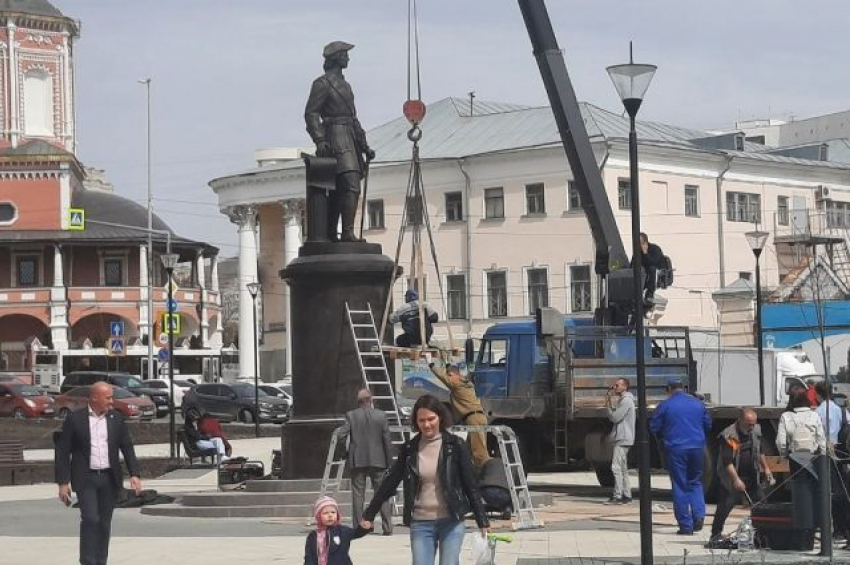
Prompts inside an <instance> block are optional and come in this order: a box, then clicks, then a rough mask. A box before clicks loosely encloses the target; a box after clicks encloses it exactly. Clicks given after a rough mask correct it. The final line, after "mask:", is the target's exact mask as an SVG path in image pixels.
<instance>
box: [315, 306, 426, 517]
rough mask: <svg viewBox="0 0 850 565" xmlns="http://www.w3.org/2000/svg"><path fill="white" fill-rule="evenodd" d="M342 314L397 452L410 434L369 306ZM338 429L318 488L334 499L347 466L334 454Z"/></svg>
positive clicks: (365, 382) (341, 455)
mask: <svg viewBox="0 0 850 565" xmlns="http://www.w3.org/2000/svg"><path fill="white" fill-rule="evenodd" d="M345 315H346V318H347V319H348V327H349V328H350V329H351V338H352V340H353V342H354V347H355V349H356V350H357V363H358V365H359V367H360V374H361V375H362V376H363V386H364V387H365V388H367V389H369V392H371V393H372V405H373V406H374V407H375V408H376V409H378V410H380V411H382V412H383V413H384V414H385V415H386V417H387V423H388V424H389V427H390V442H391V443H392V444H393V446H394V447H395V448H396V450H398V448H399V447H400V446H401V445H402V444H404V442H405V441H407V439H409V435H410V434H409V432H406V431H405V430H404V428H402V426H401V412H400V411H399V409H398V403H397V402H396V397H395V390H394V389H393V385H392V381H390V375H389V371H387V364H386V361H385V360H384V354H383V351H382V350H381V341H380V340H379V339H378V330H377V328H376V327H375V317H374V315H373V314H372V306H371V305H370V304H369V303H367V304H366V309H365V310H352V309H351V307H350V306H349V305H348V302H346V303H345ZM340 430H341V428H337V429H335V430H334V431H333V434H332V435H331V443H330V446H329V448H328V456H327V459H325V470H324V472H323V474H322V484H321V487H320V488H319V490H320V494H321V495H323V496H325V495H326V496H332V497H336V495H337V493H339V490H340V488H341V487H342V475H343V473H344V471H345V463H346V458H345V454H346V453H347V451H348V449H345V450H342V452H341V453H339V454H338V453H337V451H338V450H337V447H338V444H339V434H340ZM346 448H347V445H346ZM395 498H396V500H395V501H394V507H395V512H396V514H401V507H400V505H401V501H400V497H398V496H397V497H395ZM313 520H314V518H313V517H312V516H311V517H310V521H309V522H308V524H312V523H313Z"/></svg>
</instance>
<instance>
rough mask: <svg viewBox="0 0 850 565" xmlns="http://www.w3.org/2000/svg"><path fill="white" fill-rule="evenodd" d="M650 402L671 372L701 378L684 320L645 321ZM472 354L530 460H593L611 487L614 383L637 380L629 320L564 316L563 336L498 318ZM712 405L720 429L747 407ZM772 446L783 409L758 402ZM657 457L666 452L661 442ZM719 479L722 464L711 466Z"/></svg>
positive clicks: (486, 395) (536, 464) (547, 464)
mask: <svg viewBox="0 0 850 565" xmlns="http://www.w3.org/2000/svg"><path fill="white" fill-rule="evenodd" d="M645 331H646V334H645V335H646V340H645V347H646V349H645V359H646V388H647V407H648V409H649V410H650V411H651V410H652V409H653V408H654V407H655V406H656V405H657V404H658V403H659V402H661V401H662V400H663V399H664V398H665V397H666V394H665V387H666V383H667V381H668V379H670V378H671V377H677V378H679V379H681V381H682V382H683V383H684V384H685V385H686V387H687V388H688V390H690V391H693V392H697V391H698V390H699V382H698V376H697V371H696V364H695V363H694V361H693V356H692V354H691V345H690V335H689V331H688V328H684V327H651V328H646V330H645ZM466 361H467V363H468V364H469V366H470V367H473V368H472V369H471V376H472V379H473V381H474V383H475V389H476V392H477V393H478V396H479V398H480V399H481V401H482V405H483V406H484V410H485V412H486V414H487V416H488V418H489V419H490V422H491V423H492V424H503V425H507V426H510V427H511V428H513V429H514V431H515V432H516V433H517V436H518V437H519V442H520V450H521V453H522V456H523V462H524V464H525V466H526V469H529V470H535V469H538V470H539V469H543V468H551V467H555V466H562V465H567V464H569V463H571V462H577V461H582V460H584V461H586V462H587V463H589V464H590V465H591V466H592V467H593V469H594V470H595V471H596V475H597V478H598V479H599V482H600V484H602V485H603V486H610V485H612V484H613V476H612V475H611V472H610V462H611V453H612V446H611V445H610V443H609V442H608V441H607V435H608V432H609V431H610V429H611V427H610V424H609V423H608V419H607V412H606V410H605V392H606V391H607V390H608V389H609V388H610V387H611V385H612V384H613V383H614V381H615V380H616V379H618V378H620V377H625V378H627V379H629V381H630V383H631V385H632V387H635V374H636V362H635V339H634V334H633V332H631V333H630V332H629V330H628V329H627V328H626V327H612V326H607V327H602V326H596V325H594V321H593V319H590V318H572V317H567V318H565V319H564V332H563V335H556V336H552V335H541V332H540V330H539V322H537V321H535V320H534V319H528V320H521V321H515V322H506V323H501V324H496V325H493V326H491V327H490V328H488V329H487V330H486V332H485V333H484V335H483V337H482V339H481V341H480V344H479V347H478V348H477V351H475V350H474V348H473V347H471V346H468V347H467V359H466ZM707 407H708V409H709V411H710V413H711V415H712V418H713V420H714V429H715V431H716V432H717V433H719V431H720V430H722V429H723V428H724V427H725V426H727V425H729V424H730V423H731V422H732V421H734V419H735V418H736V417H737V414H738V407H734V406H713V405H711V404H710V403H707ZM757 412H758V413H759V420H760V421H761V423H762V427H763V429H764V432H765V439H766V441H765V444H766V448H767V449H768V453H770V445H772V444H773V441H772V438H773V437H775V430H776V425H777V422H778V418H779V414H780V413H781V409H779V408H757ZM714 443H715V442H709V444H708V446H707V448H706V455H705V456H706V459H707V461H706V463H707V466H706V469H713V467H712V464H711V462H712V461H713V460H714V453H713V450H714V448H715V447H716V446H715V445H714ZM653 451H654V454H653V463H654V464H653V466H654V467H661V466H662V465H663V457H662V456H661V454H660V453H659V452H658V450H657V449H656V448H655V445H654V442H653ZM705 475H706V477H705V480H706V482H710V481H711V479H712V476H711V475H713V473H711V472H707V473H705Z"/></svg>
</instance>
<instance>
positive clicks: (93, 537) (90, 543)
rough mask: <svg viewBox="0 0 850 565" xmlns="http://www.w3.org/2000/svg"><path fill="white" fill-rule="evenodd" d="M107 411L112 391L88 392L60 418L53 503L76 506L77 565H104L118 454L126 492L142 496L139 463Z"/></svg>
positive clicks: (123, 428)
mask: <svg viewBox="0 0 850 565" xmlns="http://www.w3.org/2000/svg"><path fill="white" fill-rule="evenodd" d="M111 408H112V385H109V384H107V383H104V382H100V383H97V384H95V385H94V386H92V387H91V391H90V394H89V405H88V407H87V408H85V409H84V410H77V411H76V412H74V413H72V414H71V415H70V416H68V417H67V418H65V422H64V423H63V424H62V433H61V435H60V436H59V438H58V439H57V441H56V456H55V472H56V483H57V484H58V485H59V500H60V501H62V502H63V503H64V504H65V505H67V506H70V505H71V489H72V488H73V490H74V492H76V493H77V499H78V500H79V503H80V564H81V565H106V559H107V556H108V554H109V535H110V531H111V526H112V511H113V510H114V509H115V500H116V498H117V495H118V492H119V490H120V489H121V486H122V473H121V461H120V459H119V457H118V455H119V451H120V453H121V454H123V455H124V461H125V462H126V464H127V469H128V471H129V472H130V486H131V487H132V488H133V490H135V491H136V494H137V495H138V494H139V493H140V492H141V490H142V482H141V480H140V479H139V462H138V461H137V460H136V452H135V450H134V449H133V442H132V440H131V439H130V433H129V431H128V430H127V425H126V424H125V423H124V418H123V417H122V416H121V414H120V413H118V412H116V411H114V410H111Z"/></svg>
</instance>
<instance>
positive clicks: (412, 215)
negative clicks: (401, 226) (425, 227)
mask: <svg viewBox="0 0 850 565" xmlns="http://www.w3.org/2000/svg"><path fill="white" fill-rule="evenodd" d="M406 205H407V221H406V225H408V226H421V225H422V197H421V196H419V197H417V196H411V197H409V198H408V199H407V204H406Z"/></svg>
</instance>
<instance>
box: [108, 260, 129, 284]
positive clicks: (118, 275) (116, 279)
mask: <svg viewBox="0 0 850 565" xmlns="http://www.w3.org/2000/svg"><path fill="white" fill-rule="evenodd" d="M103 284H104V285H106V286H124V261H123V260H122V259H121V258H119V257H110V258H107V259H104V260H103Z"/></svg>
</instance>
